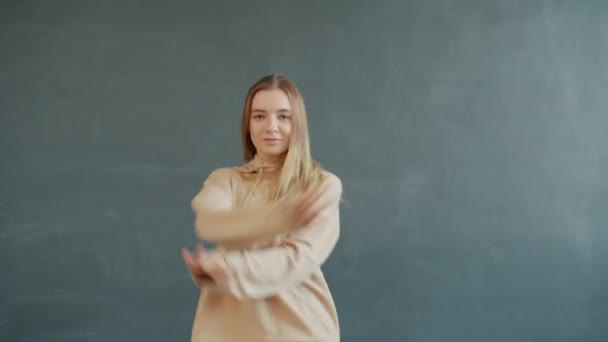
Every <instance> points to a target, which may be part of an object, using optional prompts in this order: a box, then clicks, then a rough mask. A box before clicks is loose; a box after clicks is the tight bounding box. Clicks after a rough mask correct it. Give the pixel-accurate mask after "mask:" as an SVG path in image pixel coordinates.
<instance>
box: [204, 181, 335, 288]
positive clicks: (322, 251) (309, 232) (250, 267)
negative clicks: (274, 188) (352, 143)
mask: <svg viewBox="0 0 608 342" xmlns="http://www.w3.org/2000/svg"><path fill="white" fill-rule="evenodd" d="M321 191H322V194H323V195H322V196H321V197H320V198H319V200H318V203H317V205H319V204H320V205H323V204H329V206H328V207H326V209H324V212H323V213H321V215H320V216H319V217H317V218H316V219H315V220H314V221H312V222H311V223H310V224H309V225H308V226H306V227H302V228H299V229H297V230H295V231H293V232H291V233H289V234H287V236H286V238H284V239H283V241H282V243H281V244H279V245H277V246H273V247H268V248H263V249H253V250H231V251H225V252H212V255H211V258H210V259H211V260H213V261H212V263H213V264H214V265H215V266H216V267H219V268H220V269H221V271H222V272H220V274H221V276H220V277H219V279H217V278H215V279H214V280H215V281H216V282H217V285H218V287H219V288H221V289H223V290H224V291H228V292H229V293H230V294H232V295H233V296H235V297H236V298H238V299H247V298H265V297H268V296H272V295H275V294H277V293H279V292H280V291H282V290H284V289H286V288H290V287H293V286H295V285H297V284H299V283H301V282H302V281H304V280H305V279H306V278H308V277H309V276H310V274H311V273H313V272H314V271H315V270H317V269H318V268H319V267H321V265H322V264H323V263H324V262H325V260H326V259H327V258H328V257H329V255H330V254H331V252H332V250H333V249H334V247H335V245H336V243H337V241H338V237H339V234H340V215H339V203H340V198H341V195H342V183H341V181H340V179H339V178H338V177H336V176H335V175H333V174H330V175H329V177H327V179H326V180H325V181H324V182H323V185H322V189H321Z"/></svg>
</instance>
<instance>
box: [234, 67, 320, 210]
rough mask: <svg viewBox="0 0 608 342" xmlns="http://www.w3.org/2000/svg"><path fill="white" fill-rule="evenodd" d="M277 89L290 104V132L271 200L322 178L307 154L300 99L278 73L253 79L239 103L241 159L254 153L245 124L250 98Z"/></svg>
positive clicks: (317, 167)
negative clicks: (253, 81) (258, 93)
mask: <svg viewBox="0 0 608 342" xmlns="http://www.w3.org/2000/svg"><path fill="white" fill-rule="evenodd" d="M272 89H280V90H282V91H283V92H284V93H285V94H286V95H287V97H288V98H289V104H290V106H291V124H292V126H291V133H290V137H289V147H288V150H287V155H286V156H285V160H284V162H283V167H282V169H281V173H280V175H279V178H278V183H277V187H276V191H275V193H274V196H273V197H274V199H278V198H280V197H282V196H283V195H285V194H287V192H288V191H289V190H290V189H292V187H294V186H295V187H296V190H307V189H309V188H310V187H311V186H313V185H317V184H318V183H319V182H320V180H321V177H322V170H323V168H322V167H321V165H319V163H317V162H316V161H314V160H313V159H312V156H311V153H310V139H309V135H308V121H307V118H306V108H305V106H304V100H303V98H302V95H301V94H300V91H299V90H298V88H297V87H296V85H295V83H294V82H292V81H290V80H289V79H288V78H287V77H285V76H284V75H281V74H271V75H267V76H264V77H262V78H261V79H259V80H258V81H257V82H255V83H254V84H253V85H252V86H251V87H250V88H249V91H248V92H247V96H246V97H245V103H244V106H243V117H242V121H241V138H242V143H243V159H244V160H245V162H248V161H250V160H252V159H253V158H254V156H255V154H256V153H257V150H256V148H255V146H254V145H253V141H252V140H251V135H250V133H249V123H250V119H251V103H252V101H253V97H254V96H255V94H256V93H257V92H258V91H260V90H272Z"/></svg>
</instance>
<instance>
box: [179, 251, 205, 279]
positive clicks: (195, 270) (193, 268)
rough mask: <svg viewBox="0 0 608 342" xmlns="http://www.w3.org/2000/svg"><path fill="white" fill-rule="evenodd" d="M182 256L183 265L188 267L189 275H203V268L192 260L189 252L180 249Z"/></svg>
mask: <svg viewBox="0 0 608 342" xmlns="http://www.w3.org/2000/svg"><path fill="white" fill-rule="evenodd" d="M182 256H183V257H184V263H185V264H186V266H187V267H188V270H189V271H190V273H192V274H193V275H195V276H201V275H203V274H204V273H205V271H204V270H203V268H202V267H201V266H200V265H199V264H198V263H197V262H196V260H195V259H194V258H192V255H191V254H190V251H188V250H187V249H186V248H182Z"/></svg>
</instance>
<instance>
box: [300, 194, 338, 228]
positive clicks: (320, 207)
mask: <svg viewBox="0 0 608 342" xmlns="http://www.w3.org/2000/svg"><path fill="white" fill-rule="evenodd" d="M321 195H323V193H322V192H321V190H320V189H319V188H315V189H312V190H309V191H307V192H305V193H304V194H302V195H301V196H300V197H299V198H298V199H296V201H295V206H294V208H293V210H294V211H293V217H294V219H295V221H296V223H297V224H298V225H299V226H306V225H308V224H309V223H311V222H312V221H314V220H315V219H316V218H318V217H319V216H320V215H321V214H322V213H323V212H324V210H325V209H327V208H328V207H329V205H330V203H329V202H327V201H322V200H321V197H322V196H321Z"/></svg>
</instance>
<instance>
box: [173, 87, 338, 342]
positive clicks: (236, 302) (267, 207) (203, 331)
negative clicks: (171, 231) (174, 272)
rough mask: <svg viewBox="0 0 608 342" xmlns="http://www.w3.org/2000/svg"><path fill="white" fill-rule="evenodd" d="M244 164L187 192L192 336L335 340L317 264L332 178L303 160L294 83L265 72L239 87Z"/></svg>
mask: <svg viewBox="0 0 608 342" xmlns="http://www.w3.org/2000/svg"><path fill="white" fill-rule="evenodd" d="M241 133H242V142H243V157H244V160H245V162H244V164H243V165H241V166H238V167H233V168H220V169H217V170H215V171H213V172H212V173H211V174H210V175H209V176H208V177H207V179H206V180H205V182H204V184H203V186H202V189H201V190H200V192H199V193H198V194H197V195H196V196H195V197H194V199H193V200H192V209H193V210H194V212H195V228H196V234H197V236H198V237H199V238H201V239H202V240H206V241H212V242H215V243H216V245H217V248H215V249H214V250H205V249H204V248H203V247H202V246H201V245H199V246H198V247H197V251H196V253H195V255H191V254H190V252H189V251H187V250H186V249H184V250H183V251H182V253H183V256H184V261H185V263H186V265H187V266H188V269H189V272H190V276H191V277H192V279H193V281H194V283H195V284H196V285H198V286H199V287H201V288H202V291H201V296H200V298H199V303H198V308H197V311H196V315H195V318H194V326H193V329H192V341H197V342H198V341H204V342H224V341H235V342H256V341H315V342H325V341H327V342H330V341H331V342H334V341H339V340H340V329H339V324H338V316H337V312H336V308H335V305H334V301H333V299H332V295H331V293H330V290H329V288H328V286H327V283H326V281H325V279H324V277H323V273H322V271H321V265H322V264H323V263H324V262H325V261H326V260H327V258H328V257H329V255H330V254H331V252H332V250H333V249H334V246H335V245H336V243H337V241H338V236H339V233H340V217H339V202H340V198H341V195H342V183H341V181H340V179H339V178H338V177H337V176H336V175H334V174H332V173H330V172H329V171H327V170H325V169H323V168H322V167H321V166H320V165H319V164H318V163H316V162H314V161H313V160H312V157H311V154H310V143H309V135H308V127H307V121H306V110H305V107H304V102H303V99H302V96H301V95H300V92H299V91H298V89H297V87H296V86H295V84H294V83H293V82H291V81H290V80H288V79H287V78H285V77H284V76H281V75H269V76H266V77H264V78H262V79H260V80H259V81H257V82H256V83H255V84H254V85H253V86H252V87H251V88H250V89H249V91H248V93H247V97H246V98H245V105H244V109H243V117H242V125H241Z"/></svg>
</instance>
